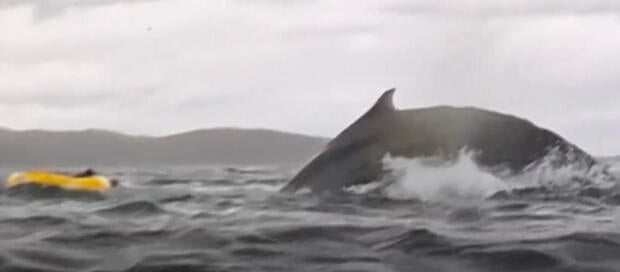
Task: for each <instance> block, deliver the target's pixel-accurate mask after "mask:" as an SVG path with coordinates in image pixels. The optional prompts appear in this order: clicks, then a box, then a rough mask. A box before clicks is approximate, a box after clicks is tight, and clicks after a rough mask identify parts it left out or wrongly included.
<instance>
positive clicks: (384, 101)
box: [364, 88, 396, 116]
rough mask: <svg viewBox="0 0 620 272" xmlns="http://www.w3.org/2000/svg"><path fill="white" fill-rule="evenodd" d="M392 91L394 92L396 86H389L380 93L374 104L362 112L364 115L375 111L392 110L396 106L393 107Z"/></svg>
mask: <svg viewBox="0 0 620 272" xmlns="http://www.w3.org/2000/svg"><path fill="white" fill-rule="evenodd" d="M394 92H396V88H391V89H389V90H387V91H385V92H383V94H382V95H381V97H379V99H377V102H375V105H373V106H372V108H370V110H368V112H366V114H364V116H366V115H368V114H373V113H375V112H384V111H394V110H396V108H395V107H394Z"/></svg>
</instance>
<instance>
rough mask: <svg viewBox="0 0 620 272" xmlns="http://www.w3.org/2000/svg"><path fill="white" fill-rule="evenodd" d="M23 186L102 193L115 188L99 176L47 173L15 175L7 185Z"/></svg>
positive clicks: (37, 172) (21, 173)
mask: <svg viewBox="0 0 620 272" xmlns="http://www.w3.org/2000/svg"><path fill="white" fill-rule="evenodd" d="M23 184H37V185H42V186H56V187H60V188H63V189H67V190H81V191H91V192H102V191H105V190H107V189H110V188H111V187H113V185H114V183H113V181H112V180H110V179H108V178H106V177H103V176H98V175H93V176H88V177H74V176H69V175H62V174H57V173H50V172H45V171H30V172H19V173H14V174H12V175H11V176H10V177H9V180H8V181H7V183H6V187H7V188H11V187H14V186H18V185H23Z"/></svg>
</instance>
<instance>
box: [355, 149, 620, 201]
mask: <svg viewBox="0 0 620 272" xmlns="http://www.w3.org/2000/svg"><path fill="white" fill-rule="evenodd" d="M474 157H475V154H474V153H472V152H467V151H465V150H463V151H461V152H460V153H459V156H458V157H457V158H456V159H455V160H451V161H445V160H443V159H439V158H434V157H430V158H414V159H409V158H402V157H392V156H390V155H387V156H386V157H385V158H384V159H383V165H384V170H386V171H388V172H389V173H390V174H389V175H388V176H387V177H385V178H384V179H383V180H381V183H380V184H381V185H378V184H377V183H374V184H371V185H367V186H364V187H360V188H352V189H353V192H355V193H363V192H368V191H370V190H377V189H383V194H384V195H385V196H387V197H389V198H392V199H418V200H423V201H454V200H471V199H485V198H487V197H489V196H491V195H493V194H494V193H497V192H499V191H504V190H511V189H515V188H523V187H540V186H543V187H548V188H554V189H561V190H567V189H568V190H570V189H575V188H579V187H580V186H584V182H585V180H587V182H588V185H589V186H599V187H609V186H613V184H615V183H609V182H608V181H607V180H605V178H603V177H602V176H600V175H599V173H600V171H598V170H597V169H590V170H589V171H587V170H584V169H583V168H578V167H577V168H576V167H571V166H563V167H554V166H553V165H552V164H551V163H546V162H545V161H544V160H543V161H542V162H540V163H537V164H536V165H535V166H532V167H530V168H528V169H527V171H525V172H524V173H520V174H518V175H511V174H509V172H507V171H501V170H502V169H493V171H491V170H489V169H482V168H480V167H479V166H478V165H477V164H476V162H475V160H474Z"/></svg>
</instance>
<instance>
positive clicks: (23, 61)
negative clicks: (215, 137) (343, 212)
mask: <svg viewBox="0 0 620 272" xmlns="http://www.w3.org/2000/svg"><path fill="white" fill-rule="evenodd" d="M390 87H397V93H396V97H395V99H396V101H395V103H396V105H397V107H400V108H411V107H426V106H432V105H438V104H452V105H473V106H478V107H484V108H489V109H493V110H498V111H501V112H505V113H511V114H516V115H519V116H522V117H525V118H528V119H530V120H532V121H533V122H535V123H537V124H539V125H541V126H545V127H548V128H550V129H552V130H554V131H557V132H558V133H560V134H562V135H563V136H564V137H565V138H567V139H568V140H570V141H572V142H574V143H576V144H578V145H580V146H582V147H584V148H585V149H586V150H588V151H590V152H592V153H595V154H600V155H606V154H620V1H617V0H545V1H541V0H520V1H516V0H502V1H497V0H454V1H441V0H380V1H378V0H371V1H368V0H348V1H347V0H332V1H329V0H209V1H205V0H176V1H168V0H160V1H157V0H150V1H149V0H133V1H131V0H54V1H49V0H30V1H28V0H0V126H4V127H9V128H15V129H29V128H44V129H55V130H58V129H63V130H64V129H72V130H73V129H85V128H104V129H112V130H118V131H122V132H126V133H130V134H148V135H164V134H170V133H174V132H180V131H185V130H191V129H196V128H203V127H218V126H240V127H266V128H273V129H280V130H286V131H292V132H299V133H307V134H313V135H323V136H333V135H335V134H336V133H337V132H339V131H340V130H341V129H343V128H344V127H345V126H346V125H348V124H349V123H350V122H352V121H353V120H354V119H355V118H356V117H358V116H359V115H360V114H362V113H363V112H364V111H365V110H366V109H367V108H368V107H369V106H370V105H371V104H372V103H374V101H375V99H376V98H378V96H379V95H380V94H381V92H382V91H383V90H385V89H387V88H390Z"/></svg>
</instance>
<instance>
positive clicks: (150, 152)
mask: <svg viewBox="0 0 620 272" xmlns="http://www.w3.org/2000/svg"><path fill="white" fill-rule="evenodd" d="M327 141H328V139H326V138H321V137H313V136H307V135H301V134H293V133H287V132H281V131H275V130H266V129H237V128H215V129H201V130H194V131H189V132H184V133H179V134H173V135H168V136H163V137H150V136H133V135H126V134H122V133H117V132H113V131H107V130H97V129H88V130H82V131H45V130H26V131H16V130H9V129H1V130H0V165H32V166H45V165H78V166H82V165H92V166H96V165H157V164H172V165H177V164H178V165H180V164H272V163H299V162H303V161H305V160H307V159H308V158H310V157H311V156H313V155H314V154H316V153H317V152H318V151H319V150H320V149H321V148H322V147H323V146H324V145H325V144H326V143H327Z"/></svg>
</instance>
